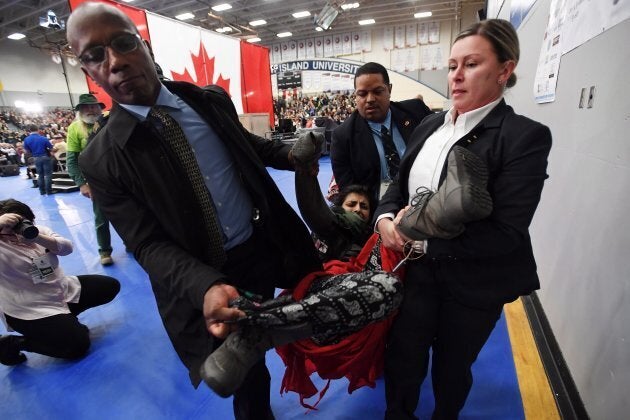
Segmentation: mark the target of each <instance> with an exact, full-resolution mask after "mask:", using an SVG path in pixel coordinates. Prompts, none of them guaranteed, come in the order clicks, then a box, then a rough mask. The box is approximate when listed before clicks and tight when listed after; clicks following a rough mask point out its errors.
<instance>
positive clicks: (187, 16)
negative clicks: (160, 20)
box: [175, 12, 195, 20]
mask: <svg viewBox="0 0 630 420" xmlns="http://www.w3.org/2000/svg"><path fill="white" fill-rule="evenodd" d="M194 17H195V15H193V14H192V13H190V12H186V13H182V14H180V15H177V16H175V19H179V20H188V19H192V18H194Z"/></svg>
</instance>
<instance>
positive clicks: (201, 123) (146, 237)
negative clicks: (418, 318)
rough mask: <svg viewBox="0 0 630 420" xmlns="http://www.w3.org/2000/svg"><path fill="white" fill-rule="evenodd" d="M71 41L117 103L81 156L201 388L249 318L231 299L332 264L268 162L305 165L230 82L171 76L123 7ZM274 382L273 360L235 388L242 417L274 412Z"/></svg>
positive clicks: (91, 17) (83, 20) (72, 28)
mask: <svg viewBox="0 0 630 420" xmlns="http://www.w3.org/2000/svg"><path fill="white" fill-rule="evenodd" d="M67 38H68V41H69V43H70V45H71V46H72V49H73V50H74V51H75V52H76V54H77V56H78V58H79V61H80V62H81V67H82V70H83V71H84V72H85V73H86V74H87V75H89V76H90V77H91V78H92V79H93V80H94V81H95V82H96V83H98V84H99V86H101V87H102V88H103V89H104V90H105V91H106V92H107V93H108V94H109V95H110V96H111V97H112V99H113V100H114V105H113V108H112V110H111V112H110V116H109V121H108V123H107V125H105V126H104V127H103V128H102V129H101V130H100V131H99V132H98V133H97V134H96V136H95V137H94V139H93V140H92V141H91V142H90V144H89V145H88V146H87V148H86V149H85V150H84V151H83V152H82V153H81V155H80V158H79V165H80V167H81V170H82V171H83V174H84V176H85V178H86V179H87V181H88V183H89V184H90V188H91V191H92V194H93V196H94V199H95V201H96V202H97V203H98V205H99V207H100V208H101V210H102V211H103V213H104V214H105V215H106V216H107V218H108V219H109V220H110V221H111V223H112V224H113V225H114V227H115V228H116V231H117V232H118V233H119V234H120V236H121V237H122V238H123V240H124V241H125V244H126V245H127V247H129V248H131V249H132V250H133V253H134V256H135V258H136V259H137V260H138V262H139V263H140V265H141V266H142V267H143V268H144V269H145V270H146V271H147V273H148V274H149V278H150V280H151V285H152V287H153V292H154V294H155V298H156V301H157V305H158V310H159V312H160V316H161V317H162V320H163V323H164V326H165V328H166V331H167V332H168V335H169V337H170V339H171V341H172V343H173V346H174V347H175V350H176V351H177V353H178V355H179V357H180V359H181V360H182V362H183V363H184V364H185V365H186V366H187V367H188V369H189V372H190V378H191V381H192V382H193V384H194V385H195V386H197V385H198V384H199V382H200V375H199V367H200V365H201V363H202V362H203V361H204V360H205V358H206V357H207V356H208V354H210V353H211V352H212V350H213V348H215V347H217V346H218V344H219V342H220V341H218V340H217V338H219V339H220V338H225V337H226V336H227V335H228V334H229V333H230V332H231V330H232V329H233V328H234V324H232V323H227V322H224V321H228V320H234V319H236V318H239V317H240V316H242V315H243V313H242V312H241V311H239V310H238V309H236V308H232V307H230V306H229V301H231V300H232V299H235V298H236V297H238V296H239V295H240V293H242V292H243V291H247V292H250V293H251V294H257V295H260V296H261V297H262V298H263V299H265V300H266V299H269V298H272V297H273V294H274V290H275V287H282V288H291V287H293V286H294V285H295V284H296V283H297V281H298V280H300V279H301V278H302V277H303V276H304V275H306V274H307V273H309V272H311V271H314V270H318V269H321V265H320V263H319V261H318V258H317V254H316V252H315V247H313V244H312V242H311V239H310V236H309V234H308V231H307V229H306V227H305V225H304V224H303V223H302V221H301V220H300V218H299V217H298V215H297V214H296V213H295V212H294V211H293V209H292V208H291V207H290V206H289V204H288V203H287V202H286V201H285V200H284V198H283V196H282V194H281V193H280V191H279V190H278V188H277V186H276V185H275V183H274V181H273V179H272V178H271V177H270V176H269V174H268V173H267V170H266V168H265V166H272V167H275V168H277V169H293V163H294V159H293V155H292V153H291V148H290V147H289V146H286V145H284V144H278V143H276V142H270V141H267V140H265V139H263V138H261V137H258V136H255V135H253V134H251V133H249V132H248V131H247V130H245V129H244V128H243V126H242V125H241V124H240V122H239V120H238V115H237V113H236V109H235V108H234V105H233V104H232V101H231V100H230V98H229V96H228V95H227V93H226V92H225V91H223V90H222V89H220V88H215V89H201V88H199V87H197V86H194V85H192V84H189V83H183V82H167V81H164V82H163V83H161V82H160V80H159V79H158V75H157V73H156V69H155V66H154V63H153V60H152V58H151V52H150V49H149V47H148V44H146V43H145V42H143V41H142V39H141V38H140V35H139V34H138V30H137V28H136V27H135V25H134V23H133V22H132V21H131V20H130V19H129V17H127V16H126V15H125V14H124V13H123V12H121V11H120V9H117V8H116V7H113V6H111V5H108V4H104V3H83V4H82V5H81V6H79V7H78V8H77V9H76V10H75V11H74V12H73V13H72V15H71V16H70V18H69V19H68V25H67ZM293 150H295V149H293ZM302 157H304V156H302ZM313 157H315V156H313ZM156 368H157V367H156ZM269 388H270V375H269V371H268V370H267V368H266V366H265V362H264V359H262V360H260V361H259V362H258V363H257V364H256V365H255V366H254V367H253V368H252V369H251V370H250V371H249V374H248V376H247V378H246V380H245V382H244V384H243V385H242V386H241V388H239V390H238V391H237V392H236V393H235V394H234V413H235V417H236V419H272V418H274V417H273V413H272V411H271V406H270V403H269V391H270V389H269Z"/></svg>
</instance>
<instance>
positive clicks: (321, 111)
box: [0, 91, 356, 165]
mask: <svg viewBox="0 0 630 420" xmlns="http://www.w3.org/2000/svg"><path fill="white" fill-rule="evenodd" d="M355 108H356V102H355V97H354V94H349V93H348V92H337V93H319V94H310V95H304V94H302V92H300V91H294V92H285V94H283V95H281V96H278V98H277V99H274V110H275V112H276V124H279V123H280V121H281V120H289V121H291V123H292V125H293V127H292V131H295V130H296V129H298V128H311V127H314V126H320V127H321V126H324V125H325V126H327V127H329V126H330V125H331V124H334V125H338V124H341V123H342V122H344V121H345V119H346V118H347V117H348V116H349V115H350V114H351V113H352V111H354V109H355ZM74 119H75V113H74V111H73V110H72V109H70V108H55V109H51V110H48V111H43V112H41V113H36V114H33V113H27V112H25V111H22V110H20V109H18V108H14V107H4V108H2V109H1V110H0V157H2V156H3V157H5V158H6V159H7V160H8V161H9V162H11V163H13V162H15V163H17V164H19V165H26V164H27V159H28V156H26V155H25V153H24V148H23V146H22V141H23V140H24V138H25V137H26V136H27V135H28V134H29V133H28V132H27V127H28V125H29V124H35V125H37V126H38V127H39V129H40V133H41V134H42V135H44V136H46V137H48V138H49V139H50V140H51V141H52V142H53V144H56V143H59V142H61V141H65V139H66V134H67V128H68V126H69V125H70V124H71V123H72V122H73V121H74ZM59 149H63V145H60V147H59Z"/></svg>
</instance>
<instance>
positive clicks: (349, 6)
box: [341, 3, 359, 10]
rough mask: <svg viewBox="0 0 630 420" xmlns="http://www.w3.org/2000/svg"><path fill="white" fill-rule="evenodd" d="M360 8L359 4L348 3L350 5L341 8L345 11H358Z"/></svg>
mask: <svg viewBox="0 0 630 420" xmlns="http://www.w3.org/2000/svg"><path fill="white" fill-rule="evenodd" d="M358 7H359V3H348V4H342V5H341V8H342V9H343V10H348V9H357V8H358Z"/></svg>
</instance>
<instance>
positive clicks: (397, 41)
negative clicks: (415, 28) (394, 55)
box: [394, 25, 405, 48]
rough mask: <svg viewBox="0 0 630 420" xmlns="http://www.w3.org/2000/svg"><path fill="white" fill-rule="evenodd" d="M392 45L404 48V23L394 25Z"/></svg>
mask: <svg viewBox="0 0 630 420" xmlns="http://www.w3.org/2000/svg"><path fill="white" fill-rule="evenodd" d="M394 47H396V48H405V25H396V26H395V27H394Z"/></svg>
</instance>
